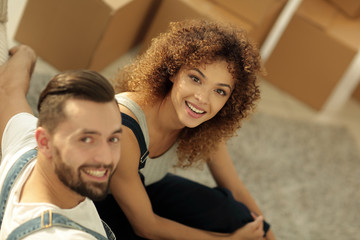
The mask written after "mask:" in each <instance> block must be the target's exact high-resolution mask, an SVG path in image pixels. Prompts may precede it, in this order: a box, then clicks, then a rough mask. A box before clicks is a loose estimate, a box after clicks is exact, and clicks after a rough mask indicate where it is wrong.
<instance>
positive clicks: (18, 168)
mask: <svg viewBox="0 0 360 240" xmlns="http://www.w3.org/2000/svg"><path fill="white" fill-rule="evenodd" d="M36 155H37V149H31V150H29V151H27V152H26V153H24V154H23V155H21V157H20V158H19V159H18V160H16V162H15V163H14V165H13V166H12V167H11V168H10V170H9V172H8V173H7V175H6V177H5V181H4V183H3V185H2V189H1V193H0V229H1V224H2V221H3V218H4V213H5V208H6V203H7V200H8V197H9V194H10V191H11V188H12V185H13V184H14V182H15V181H16V178H17V177H18V176H19V174H20V173H21V172H22V170H23V169H24V167H25V166H26V165H27V164H28V163H29V162H30V160H32V159H34V158H35V157H36Z"/></svg>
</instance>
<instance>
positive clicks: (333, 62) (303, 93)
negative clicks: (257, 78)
mask: <svg viewBox="0 0 360 240" xmlns="http://www.w3.org/2000/svg"><path fill="white" fill-rule="evenodd" d="M359 29H360V22H359V21H354V20H351V19H347V18H345V17H344V16H343V14H341V13H340V12H339V11H338V10H337V9H336V8H335V7H333V6H332V5H331V4H329V3H328V2H327V1H325V0H303V2H302V4H301V5H300V7H299V9H298V10H297V12H296V13H295V15H294V16H293V18H292V20H291V21H290V23H289V25H288V27H287V29H286V30H285V32H284V33H283V35H282V37H281V38H280V40H279V42H278V44H277V46H276V47H275V48H274V51H273V52H272V54H271V56H270V57H269V59H268V61H267V62H266V64H265V67H266V69H267V72H268V75H267V76H266V79H267V80H268V81H270V82H271V83H273V84H274V85H276V86H278V87H279V88H280V89H282V90H284V91H286V92H288V93H290V94H292V95H293V96H295V97H296V98H298V99H300V100H301V101H303V102H304V103H306V104H308V105H309V106H311V107H313V108H315V109H317V110H320V109H322V108H323V107H324V106H325V105H326V104H327V101H328V100H329V98H330V97H333V95H332V94H333V91H334V89H335V88H337V87H338V86H339V83H340V82H341V81H342V79H343V76H344V74H345V73H347V71H348V68H349V66H350V65H351V63H352V62H353V61H354V59H355V58H356V56H358V55H357V53H358V51H359V48H360V33H359ZM348 75H349V74H348ZM359 77H360V76H359ZM347 91H348V90H347ZM346 94H348V95H350V94H351V93H346ZM349 97H350V96H349Z"/></svg>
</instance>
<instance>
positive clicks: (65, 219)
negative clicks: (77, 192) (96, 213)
mask: <svg viewBox="0 0 360 240" xmlns="http://www.w3.org/2000/svg"><path fill="white" fill-rule="evenodd" d="M13 207H14V208H13V209H12V211H11V212H12V213H13V214H12V215H13V216H12V217H11V219H9V218H7V219H6V220H10V222H4V228H5V229H2V230H5V231H6V235H8V234H10V232H12V231H14V229H16V228H18V227H19V226H21V225H22V224H24V223H26V224H27V225H29V226H34V222H33V223H32V224H29V223H30V221H31V220H33V219H37V220H36V222H35V223H39V222H40V223H41V222H42V219H45V221H46V219H52V221H53V226H51V224H49V225H50V226H49V227H47V228H44V229H41V230H39V231H35V232H34V233H32V234H31V235H29V236H27V237H26V238H24V239H27V240H32V239H46V240H48V239H51V240H57V239H59V240H60V239H96V238H95V237H93V236H92V235H91V234H89V233H86V232H85V231H82V230H78V229H72V228H69V227H65V226H64V225H66V224H65V223H68V224H70V225H74V223H75V224H79V225H81V226H84V227H86V228H88V229H91V230H92V231H95V232H99V230H100V229H101V230H102V228H103V226H102V224H101V221H100V222H97V224H95V222H96V221H94V222H92V221H93V220H91V222H92V223H89V222H90V219H89V218H86V219H84V216H82V217H81V216H80V217H78V216H77V215H81V214H83V213H82V212H83V211H86V210H85V209H84V208H83V207H80V208H78V207H79V206H77V207H75V208H74V209H60V208H58V207H57V206H55V205H52V204H49V203H18V204H14V205H13ZM87 210H88V211H92V209H91V208H87ZM77 213H78V214H77ZM74 216H75V217H74ZM57 222H61V226H58V225H56V223H57ZM88 224H90V225H88ZM99 225H100V226H99ZM102 234H104V232H102ZM0 238H1V237H0Z"/></svg>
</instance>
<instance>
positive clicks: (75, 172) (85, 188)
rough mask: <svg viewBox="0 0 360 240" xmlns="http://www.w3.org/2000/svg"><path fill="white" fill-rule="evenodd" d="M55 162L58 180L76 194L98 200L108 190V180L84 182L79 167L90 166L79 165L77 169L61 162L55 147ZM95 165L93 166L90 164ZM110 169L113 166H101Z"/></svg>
mask: <svg viewBox="0 0 360 240" xmlns="http://www.w3.org/2000/svg"><path fill="white" fill-rule="evenodd" d="M53 160H54V163H55V173H56V174H57V176H58V178H59V179H60V181H61V182H62V183H63V184H64V185H65V186H67V187H69V188H70V189H71V190H73V191H75V192H77V193H78V194H80V195H82V196H84V197H88V198H90V199H91V200H93V201H100V200H102V199H104V198H105V197H106V195H107V193H108V190H109V181H110V177H111V175H110V177H109V180H108V181H107V182H102V183H99V182H85V181H83V179H82V178H81V169H82V168H86V167H90V166H85V165H83V166H80V167H79V168H78V169H73V168H71V167H70V166H68V165H67V164H66V163H64V162H63V160H62V158H61V156H60V151H59V149H58V148H56V147H55V153H54V157H53ZM91 167H95V166H91ZM99 167H100V166H99ZM102 167H105V168H108V169H109V173H108V174H110V171H112V169H113V166H112V165H111V166H109V165H107V166H102Z"/></svg>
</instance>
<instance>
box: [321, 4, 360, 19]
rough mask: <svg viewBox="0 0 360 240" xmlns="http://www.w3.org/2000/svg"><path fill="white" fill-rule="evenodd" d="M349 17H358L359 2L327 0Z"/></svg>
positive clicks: (359, 12)
mask: <svg viewBox="0 0 360 240" xmlns="http://www.w3.org/2000/svg"><path fill="white" fill-rule="evenodd" d="M328 1H329V2H330V3H332V4H334V6H336V7H337V8H339V9H340V10H341V11H342V12H343V13H345V14H346V15H347V16H349V17H353V18H356V17H359V16H360V0H328Z"/></svg>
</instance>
